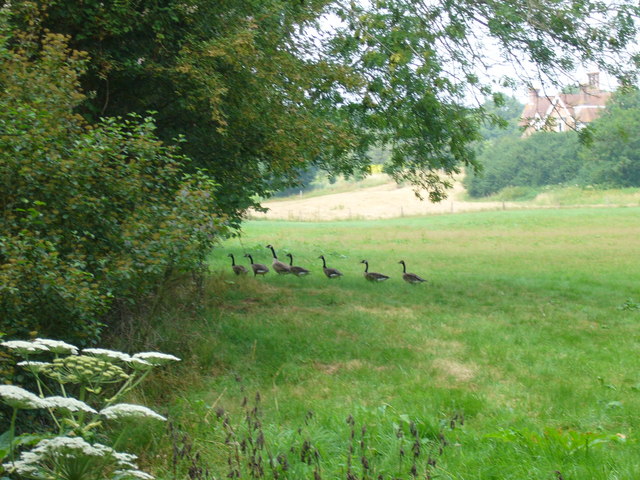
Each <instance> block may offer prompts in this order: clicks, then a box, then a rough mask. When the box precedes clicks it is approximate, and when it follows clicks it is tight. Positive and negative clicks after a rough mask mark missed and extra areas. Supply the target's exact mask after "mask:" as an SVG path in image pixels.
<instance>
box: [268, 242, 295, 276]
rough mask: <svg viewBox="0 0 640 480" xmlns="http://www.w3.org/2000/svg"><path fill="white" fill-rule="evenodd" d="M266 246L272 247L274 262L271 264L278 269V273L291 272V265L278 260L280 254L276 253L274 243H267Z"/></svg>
mask: <svg viewBox="0 0 640 480" xmlns="http://www.w3.org/2000/svg"><path fill="white" fill-rule="evenodd" d="M266 248H270V249H271V253H272V254H273V262H272V263H271V265H272V266H273V269H274V270H275V271H276V273H279V274H280V275H286V274H287V273H291V268H289V265H287V264H286V263H284V262H281V261H280V260H278V256H277V255H276V251H275V249H274V248H273V245H267V246H266Z"/></svg>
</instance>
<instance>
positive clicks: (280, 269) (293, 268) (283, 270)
mask: <svg viewBox="0 0 640 480" xmlns="http://www.w3.org/2000/svg"><path fill="white" fill-rule="evenodd" d="M265 248H269V249H271V254H272V255H273V262H272V264H271V265H272V267H273V269H274V270H275V272H276V273H277V274H279V275H288V274H293V275H295V276H297V277H304V276H305V275H309V273H311V272H310V271H309V270H307V269H306V268H304V267H300V266H298V265H294V264H293V255H291V254H290V253H287V255H286V256H287V257H289V264H288V265H287V264H286V263H284V262H281V261H280V260H278V256H277V255H276V250H275V248H273V245H267V246H266V247H265ZM227 256H228V257H231V269H232V270H233V273H235V274H236V275H246V274H247V273H249V270H248V269H247V268H246V267H245V266H244V265H237V264H236V259H235V257H234V256H233V253H230V254H229V255H227ZM244 256H245V257H247V258H248V259H249V262H251V269H252V270H253V276H254V277H255V276H257V275H266V274H267V273H269V267H267V266H266V265H264V264H262V263H255V262H254V261H253V257H252V256H251V255H250V254H248V253H246V254H245V255H244ZM318 258H320V259H322V271H323V272H324V274H325V275H326V276H327V278H340V277H342V272H340V270H337V269H335V268H329V267H327V261H326V260H325V258H324V255H320V256H319V257H318ZM360 263H364V265H365V268H364V278H366V279H367V280H369V281H370V282H384V281H385V280H388V279H389V278H390V277H389V276H388V275H384V274H382V273H378V272H370V271H369V262H368V261H366V260H362V261H361V262H360ZM398 263H400V264H401V265H402V279H403V280H404V281H405V282H407V283H410V284H412V285H415V284H418V283H422V282H426V280H425V279H424V278H422V277H420V276H419V275H416V274H415V273H407V266H406V265H405V263H404V260H400V261H399V262H398Z"/></svg>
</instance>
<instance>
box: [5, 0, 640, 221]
mask: <svg viewBox="0 0 640 480" xmlns="http://www.w3.org/2000/svg"><path fill="white" fill-rule="evenodd" d="M5 3H6V4H7V6H6V7H5V8H10V9H11V10H13V11H15V12H19V14H20V16H18V17H16V18H19V19H22V20H21V21H22V22H23V24H26V23H28V21H29V20H31V21H33V19H37V21H38V22H40V23H41V24H42V25H43V26H44V27H47V28H48V29H50V30H52V31H56V32H60V33H65V34H68V35H70V36H71V45H72V46H73V47H74V48H76V49H79V50H83V51H86V52H88V53H89V56H90V59H91V60H90V67H89V72H88V73H87V75H86V76H85V77H84V79H83V86H84V88H85V90H86V91H88V92H93V95H92V97H91V98H90V99H89V100H88V101H87V102H86V103H85V104H84V107H83V110H82V111H83V113H84V114H85V115H88V116H93V117H98V116H103V115H108V116H113V115H122V114H125V113H130V112H138V113H142V112H145V111H149V110H151V111H155V112H156V114H155V115H156V117H157V121H158V134H159V136H160V137H161V138H162V139H164V140H165V141H167V142H170V141H171V139H173V138H175V137H176V136H178V135H184V136H185V137H186V140H187V141H186V142H185V144H184V151H185V153H186V154H187V155H188V156H190V157H191V158H192V159H193V160H194V162H193V164H194V166H197V167H201V168H204V169H206V171H208V172H209V174H210V175H211V176H212V177H213V179H215V181H216V182H217V183H219V184H220V190H219V192H220V198H221V203H220V210H221V212H223V213H226V214H229V215H231V216H232V217H235V218H240V217H241V216H242V213H243V212H244V211H245V210H246V209H247V208H248V207H250V206H252V205H255V204H256V203H257V200H256V196H257V195H258V196H265V195H268V194H269V192H270V191H271V190H272V189H273V188H276V187H277V186H279V185H282V186H284V185H287V184H291V183H293V182H294V181H295V172H296V171H298V170H299V168H300V167H301V166H305V165H315V166H319V167H322V168H325V169H327V170H329V171H330V172H333V173H345V174H350V173H354V172H356V171H361V170H363V169H365V168H366V166H367V164H368V160H367V158H366V153H367V151H368V149H369V147H370V146H371V145H372V144H374V143H384V144H387V145H389V146H390V148H391V151H392V160H391V165H390V166H389V169H390V171H391V173H393V175H394V176H395V177H396V178H397V179H398V180H410V181H412V182H413V183H414V184H415V185H416V186H418V187H422V188H426V189H427V191H428V192H429V195H430V196H431V198H433V199H438V198H440V197H442V195H443V186H444V185H446V183H447V177H448V176H449V175H450V174H452V173H454V172H456V171H458V169H459V168H460V167H461V166H463V165H474V164H475V159H474V156H473V152H472V149H471V148H470V144H471V142H473V141H474V140H476V139H477V138H478V128H479V125H480V123H481V122H482V121H484V120H487V119H489V120H490V118H488V117H490V114H488V113H487V112H486V111H485V110H484V109H483V108H482V107H478V106H469V101H468V100H469V98H470V95H473V94H474V93H475V94H477V95H478V96H479V97H482V98H484V97H485V96H486V95H492V94H494V93H495V90H496V88H501V87H502V86H504V85H510V84H512V80H511V79H508V78H503V79H501V81H500V83H499V84H492V83H491V82H489V81H485V80H483V78H482V75H481V72H482V71H484V69H485V67H486V64H488V63H489V62H491V61H492V58H491V57H490V56H489V55H488V52H489V50H490V48H489V45H493V46H495V47H497V49H498V50H499V52H500V55H501V57H502V58H504V59H506V60H508V61H511V62H514V63H516V64H517V63H521V64H522V65H523V67H522V68H521V71H522V72H524V69H525V67H524V65H525V64H526V62H533V64H535V65H537V67H536V68H537V70H536V71H535V72H534V75H535V76H539V77H541V79H543V80H545V79H546V80H553V79H554V78H558V75H559V74H560V73H562V72H568V71H571V70H572V69H573V68H574V67H575V66H577V65H579V64H581V63H585V62H589V63H591V64H593V65H595V66H597V67H598V68H600V69H601V70H604V71H607V72H609V73H611V74H613V75H615V76H617V77H618V78H621V79H623V80H624V81H625V82H627V83H631V82H633V81H634V74H635V70H636V68H637V67H638V64H639V58H638V56H637V54H636V52H633V51H630V50H629V49H630V48H631V47H632V46H633V45H634V39H635V36H636V34H637V18H638V6H637V5H636V4H635V3H636V2H634V1H631V0H620V1H616V2H602V1H593V0H538V1H535V2H530V1H526V2H525V1H522V0H506V1H504V0H499V1H498V0H495V1H494V0H481V1H478V0H455V1H453V0H428V1H415V0H411V1H408V0H406V1H405V0H376V1H367V2H354V1H352V2H347V1H342V0H338V1H328V0H289V1H287V0H225V1H212V0H208V1H207V0H165V1H162V2H159V1H157V0H120V1H115V0H105V1H101V2H99V1H93V0H87V1H84V2H69V1H66V0H39V1H36V2H27V1H26V0H14V1H12V2H11V3H10V4H9V3H8V2H5ZM32 5H37V6H38V11H37V12H34V10H33V8H32V7H31V6H32ZM327 15H332V18H335V19H339V20H340V22H339V23H338V26H337V27H334V28H332V29H330V30H328V29H327V28H325V27H323V25H325V24H326V19H327V18H329V17H327ZM479 72H480V73H479Z"/></svg>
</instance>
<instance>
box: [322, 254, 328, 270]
mask: <svg viewBox="0 0 640 480" xmlns="http://www.w3.org/2000/svg"><path fill="white" fill-rule="evenodd" d="M320 258H321V259H322V268H327V261H326V260H325V259H324V255H320Z"/></svg>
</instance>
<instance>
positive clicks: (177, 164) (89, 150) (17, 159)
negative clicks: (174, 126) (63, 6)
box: [0, 23, 224, 342]
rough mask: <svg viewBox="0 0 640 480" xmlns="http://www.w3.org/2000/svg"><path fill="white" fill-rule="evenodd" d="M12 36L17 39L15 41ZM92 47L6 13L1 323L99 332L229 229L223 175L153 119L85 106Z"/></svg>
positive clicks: (1, 72)
mask: <svg viewBox="0 0 640 480" xmlns="http://www.w3.org/2000/svg"><path fill="white" fill-rule="evenodd" d="M10 45H11V46H10ZM84 64H85V56H84V55H82V54H80V53H78V52H77V51H74V50H71V49H69V48H68V46H67V43H66V38H65V37H63V36H61V35H59V34H52V33H47V34H44V35H42V36H36V35H31V34H19V35H12V34H10V33H9V31H8V30H7V28H6V24H5V23H0V85H1V86H2V88H1V89H0V179H1V182H2V187H1V188H0V212H1V214H0V331H3V332H4V333H6V334H8V335H10V336H27V335H29V334H30V333H31V334H33V332H38V333H40V334H47V335H56V336H58V337H59V338H66V339H75V340H78V341H80V342H91V341H94V340H95V339H96V337H97V335H98V332H99V330H100V327H101V324H100V322H99V320H100V317H101V315H103V314H104V313H105V312H106V311H107V309H108V308H109V306H110V305H111V303H112V301H113V300H114V299H128V300H129V301H132V300H133V299H141V298H143V297H144V296H145V295H146V294H148V293H150V292H151V291H152V290H153V289H154V288H156V287H157V285H159V284H161V282H162V281H163V279H164V278H166V277H167V276H168V275H169V274H170V273H171V272H179V271H184V270H192V269H195V268H197V267H198V266H199V265H200V263H201V262H202V260H203V258H204V255H205V254H206V253H207V252H208V251H209V250H210V248H211V245H212V242H213V241H214V239H215V237H214V235H215V234H216V233H219V232H220V229H222V228H224V227H223V223H222V222H221V220H220V219H219V217H217V216H216V215H215V213H214V210H215V204H214V197H213V192H214V185H213V184H212V182H211V181H210V179H208V178H207V177H204V176H203V175H201V174H199V173H194V174H185V172H184V170H185V166H186V165H187V159H186V158H185V157H184V156H182V155H180V154H178V152H177V150H176V149H175V148H174V147H166V146H164V145H163V144H162V143H161V142H160V141H159V140H158V139H157V138H156V136H155V133H154V130H155V129H154V125H153V122H152V121H151V120H150V119H149V118H140V117H136V116H130V117H127V118H126V119H105V120H103V121H101V122H100V123H97V124H93V125H92V124H89V123H87V122H86V121H85V120H84V119H83V118H82V117H81V116H79V115H78V114H76V113H75V112H74V111H75V109H76V107H77V106H78V105H79V104H80V103H82V102H83V101H84V99H85V97H84V96H83V95H82V94H81V92H80V90H79V77H80V76H81V75H82V73H83V71H84V70H83V69H84Z"/></svg>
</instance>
